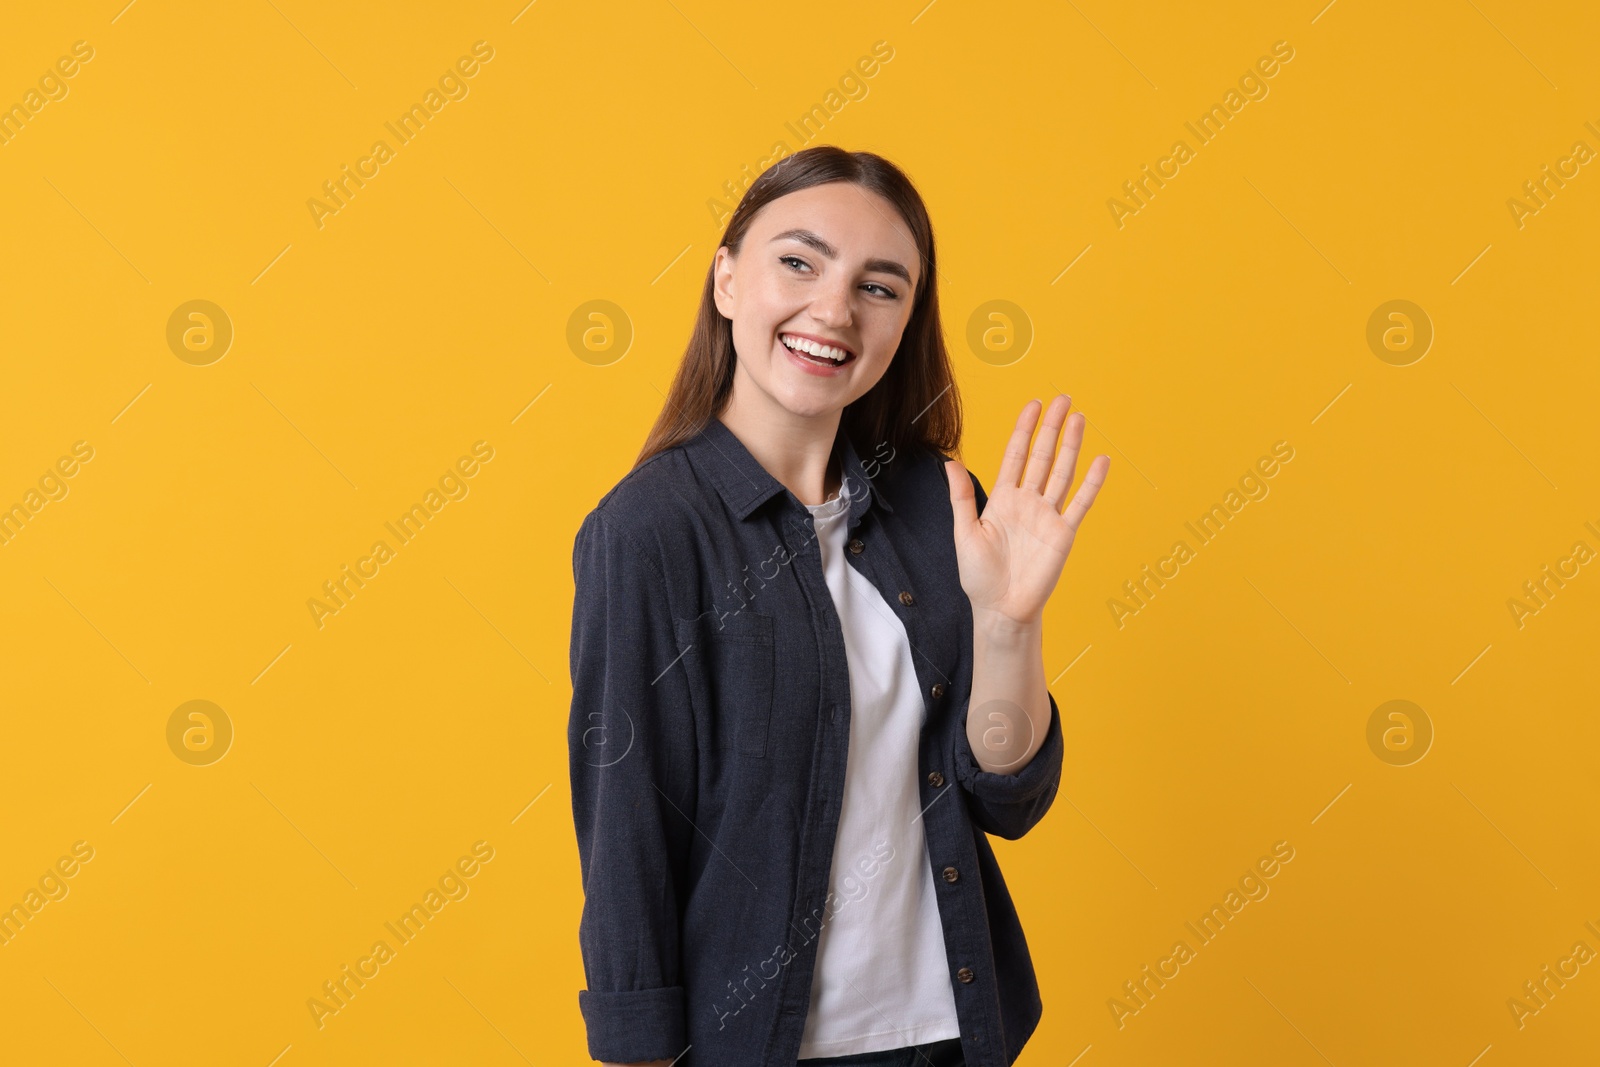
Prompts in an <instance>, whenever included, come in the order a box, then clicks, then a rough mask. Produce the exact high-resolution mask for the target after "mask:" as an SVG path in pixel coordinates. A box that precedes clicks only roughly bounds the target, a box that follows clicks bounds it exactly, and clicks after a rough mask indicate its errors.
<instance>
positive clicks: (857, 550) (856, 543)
mask: <svg viewBox="0 0 1600 1067" xmlns="http://www.w3.org/2000/svg"><path fill="white" fill-rule="evenodd" d="M866 550H867V546H866V545H864V544H862V543H861V538H859V537H856V538H852V539H851V541H850V554H851V555H852V556H859V555H861V553H863V552H865V551H866Z"/></svg>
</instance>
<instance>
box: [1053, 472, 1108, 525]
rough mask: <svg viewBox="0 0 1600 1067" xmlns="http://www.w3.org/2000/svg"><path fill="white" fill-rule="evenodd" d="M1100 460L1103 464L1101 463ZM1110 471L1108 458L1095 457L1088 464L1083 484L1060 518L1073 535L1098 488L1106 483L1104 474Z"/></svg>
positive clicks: (1086, 512)
mask: <svg viewBox="0 0 1600 1067" xmlns="http://www.w3.org/2000/svg"><path fill="white" fill-rule="evenodd" d="M1102 460H1103V461H1104V462H1101V461H1102ZM1110 469H1111V457H1110V456H1096V457H1094V461H1093V462H1092V463H1090V464H1089V473H1088V474H1085V475H1084V476H1083V484H1082V485H1080V486H1078V492H1077V495H1075V496H1074V497H1073V498H1072V503H1070V504H1068V505H1067V510H1066V513H1065V514H1064V515H1063V516H1062V517H1063V518H1065V519H1066V520H1067V528H1068V529H1069V530H1071V531H1072V532H1073V533H1077V532H1078V526H1079V525H1080V524H1081V523H1082V522H1083V517H1084V516H1085V515H1086V514H1088V512H1089V505H1090V504H1093V503H1094V498H1095V496H1096V495H1097V494H1098V493H1099V492H1100V487H1101V486H1102V485H1104V484H1105V483H1106V472H1107V471H1109V470H1110Z"/></svg>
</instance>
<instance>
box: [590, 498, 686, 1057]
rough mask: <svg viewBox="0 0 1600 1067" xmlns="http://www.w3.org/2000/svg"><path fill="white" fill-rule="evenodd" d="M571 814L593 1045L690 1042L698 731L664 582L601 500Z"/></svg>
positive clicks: (639, 1048)
mask: <svg viewBox="0 0 1600 1067" xmlns="http://www.w3.org/2000/svg"><path fill="white" fill-rule="evenodd" d="M572 566H573V578H574V582H575V586H576V590H575V596H574V600H573V609H572V646H571V671H572V710H571V715H570V718H569V720H568V725H567V750H568V765H569V768H570V771H571V779H572V816H573V822H574V825H575V827H576V830H577V839H578V854H579V863H580V867H581V870H582V878H583V893H584V902H583V914H582V918H581V919H580V922H579V928H578V939H579V943H580V948H581V950H582V953H583V966H584V973H585V977H586V980H587V984H588V988H587V989H585V990H581V991H580V992H579V993H578V1006H579V1009H580V1010H581V1011H582V1013H583V1019H584V1024H585V1026H586V1028H587V1031H588V1042H589V1055H590V1056H592V1057H593V1058H595V1059H597V1060H605V1061H611V1062H621V1063H627V1062H633V1061H639V1060H654V1059H668V1060H670V1059H672V1058H674V1057H676V1056H677V1055H679V1054H680V1053H681V1052H683V1050H684V1047H685V1045H686V1044H687V1043H688V1041H687V1038H686V1036H685V1034H686V1032H687V1022H686V1007H685V997H684V986H683V976H682V972H681V969H680V945H679V915H680V911H681V907H680V904H681V901H682V899H683V897H684V895H685V893H686V885H687V882H686V879H687V869H688V860H689V849H690V846H691V844H692V835H693V833H694V829H693V825H692V823H691V822H690V818H691V817H692V813H693V811H694V808H695V780H696V779H695V774H696V771H695V733H694V716H693V711H692V709H691V706H690V700H689V691H688V687H687V685H686V684H685V677H684V673H683V671H682V670H681V669H678V670H672V669H669V668H670V667H671V666H672V665H673V664H675V662H676V661H677V658H678V656H679V651H680V650H679V649H677V648H676V647H675V640H674V629H673V622H672V620H673V615H672V609H671V606H670V604H669V603H668V600H667V588H666V582H665V579H664V577H663V574H662V571H661V570H660V569H659V567H658V565H657V564H656V562H655V561H654V560H653V558H652V557H650V556H649V555H648V554H646V553H645V552H643V551H641V550H640V549H639V548H638V546H637V544H636V543H635V541H634V539H633V538H631V537H630V536H629V535H628V534H627V533H626V532H625V531H624V530H623V529H622V528H621V527H620V526H618V525H616V524H615V523H614V521H613V520H610V519H608V518H607V517H606V516H605V515H604V514H603V513H602V512H601V511H600V510H599V509H597V510H595V511H593V512H591V513H590V514H589V516H588V517H587V518H586V519H585V520H584V522H583V525H582V527H580V529H579V531H578V534H577V537H576V539H575V541H574V544H573V556H572Z"/></svg>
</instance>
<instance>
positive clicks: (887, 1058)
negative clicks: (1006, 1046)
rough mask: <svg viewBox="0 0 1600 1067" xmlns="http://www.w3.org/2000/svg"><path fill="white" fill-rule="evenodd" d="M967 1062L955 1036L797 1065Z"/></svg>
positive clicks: (961, 1065) (951, 1066)
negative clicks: (942, 1039)
mask: <svg viewBox="0 0 1600 1067" xmlns="http://www.w3.org/2000/svg"><path fill="white" fill-rule="evenodd" d="M966 1062H967V1061H966V1059H965V1058H964V1057H963V1056H962V1055H961V1039H960V1038H959V1037H952V1038H949V1039H948V1040H945V1041H934V1042H932V1043H931V1044H927V1045H905V1046H903V1047H901V1048H886V1049H884V1050H883V1051H881V1052H858V1053H856V1054H855V1055H853V1056H823V1057H821V1058H820V1059H813V1060H800V1061H799V1063H798V1064H797V1067H966Z"/></svg>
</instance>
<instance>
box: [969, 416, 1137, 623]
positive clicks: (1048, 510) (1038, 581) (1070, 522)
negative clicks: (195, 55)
mask: <svg viewBox="0 0 1600 1067" xmlns="http://www.w3.org/2000/svg"><path fill="white" fill-rule="evenodd" d="M1071 407H1072V399H1071V397H1067V396H1057V397H1055V398H1054V399H1053V400H1051V401H1050V407H1049V409H1048V410H1046V411H1045V413H1044V424H1043V426H1042V427H1041V428H1040V432H1039V436H1038V439H1037V440H1033V447H1032V449H1031V450H1030V449H1029V447H1028V446H1029V441H1030V440H1032V439H1033V429H1034V426H1035V424H1036V423H1037V422H1038V420H1039V412H1040V409H1041V405H1040V404H1039V402H1038V401H1037V400H1030V401H1028V403H1027V404H1025V405H1024V406H1023V408H1022V414H1021V415H1019V416H1018V417H1017V425H1016V429H1014V430H1013V431H1012V432H1011V439H1010V440H1009V441H1007V442H1006V451H1005V456H1004V458H1003V459H1002V460H1001V463H1000V473H999V474H998V475H997V476H996V478H995V484H994V487H993V488H992V489H990V490H989V494H988V501H987V503H986V504H985V506H984V509H983V515H982V516H981V517H980V516H979V515H978V509H977V493H976V492H975V491H974V489H973V486H972V480H971V478H969V477H968V475H967V470H966V468H965V467H964V466H962V464H961V462H960V461H959V460H950V461H949V462H948V463H946V464H945V474H946V475H947V476H948V478H949V481H950V506H951V508H952V509H953V510H954V512H955V541H956V560H957V563H958V564H959V566H960V570H961V588H962V589H963V590H965V592H966V594H967V598H968V599H969V600H970V601H971V602H972V611H973V615H974V616H979V615H981V614H983V613H985V612H987V613H988V614H989V615H990V616H992V617H993V618H994V619H996V620H1005V621H1009V622H1011V623H1013V624H1015V625H1018V626H1026V625H1035V624H1037V623H1039V621H1040V620H1041V618H1042V617H1043V614H1044V605H1045V602H1046V601H1047V600H1049V599H1050V594H1051V592H1052V591H1054V589H1055V587H1056V582H1058V581H1059V580H1060V578H1061V568H1062V567H1063V566H1064V565H1065V564H1066V562H1067V553H1068V552H1070V551H1071V550H1072V542H1073V539H1074V538H1075V537H1076V536H1077V533H1078V526H1079V525H1080V524H1081V523H1082V522H1083V518H1084V515H1086V514H1087V513H1088V511H1089V506H1090V505H1091V504H1093V503H1094V498H1095V494H1097V493H1098V492H1099V491H1100V486H1101V485H1103V484H1104V483H1105V480H1106V472H1107V471H1108V470H1110V468H1111V457H1110V456H1104V455H1102V456H1096V457H1095V458H1094V460H1093V461H1092V462H1091V463H1090V464H1089V471H1088V473H1087V474H1086V475H1084V479H1083V484H1082V485H1081V486H1080V487H1079V488H1078V492H1077V494H1076V495H1075V496H1073V498H1072V501H1071V503H1069V504H1068V505H1067V509H1066V511H1065V513H1063V512H1062V511H1061V502H1062V501H1063V500H1065V499H1066V496H1067V490H1068V489H1070V488H1071V487H1072V480H1073V476H1074V473H1075V471H1076V468H1077V465H1078V451H1079V449H1080V448H1082V447H1083V427H1084V422H1085V421H1086V420H1085V419H1084V417H1083V414H1082V412H1077V413H1075V414H1074V416H1073V417H1072V418H1071V419H1068V418H1067V410H1068V409H1069V408H1071ZM1063 423H1066V427H1067V433H1066V439H1065V442H1064V444H1063V447H1062V448H1061V453H1060V455H1059V456H1058V455H1057V454H1056V442H1057V438H1058V435H1059V434H1060V432H1061V427H1062V424H1063ZM1024 460H1026V466H1024ZM1019 479H1020V481H1021V484H1020V485H1019V484H1018V480H1019Z"/></svg>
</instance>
